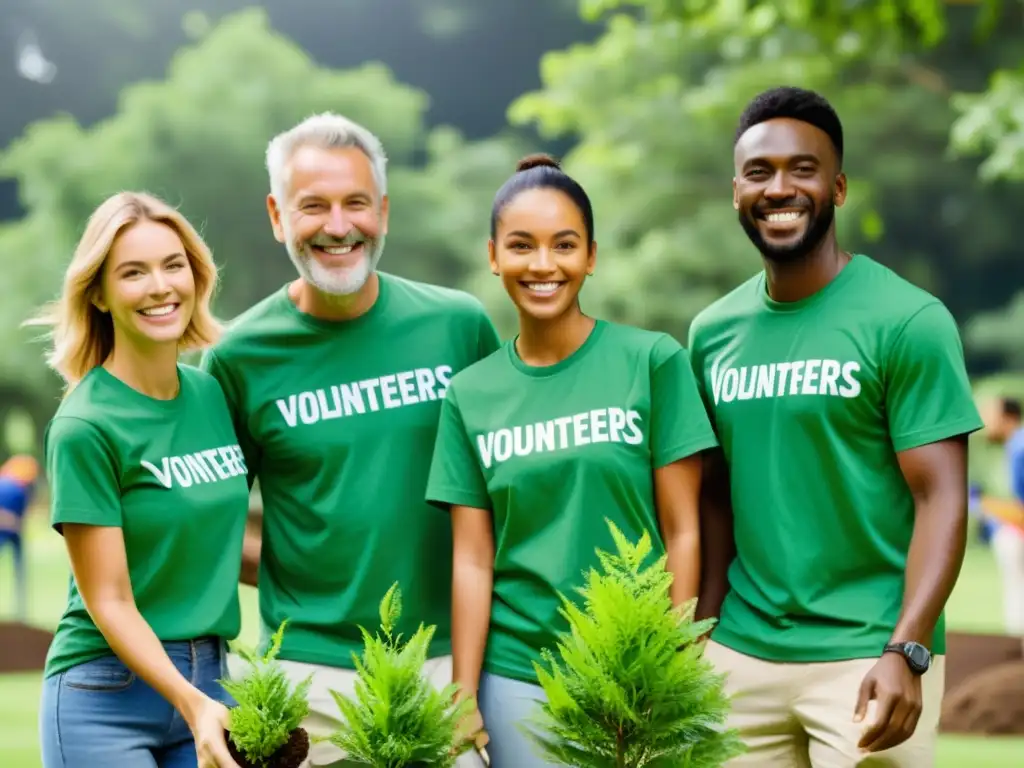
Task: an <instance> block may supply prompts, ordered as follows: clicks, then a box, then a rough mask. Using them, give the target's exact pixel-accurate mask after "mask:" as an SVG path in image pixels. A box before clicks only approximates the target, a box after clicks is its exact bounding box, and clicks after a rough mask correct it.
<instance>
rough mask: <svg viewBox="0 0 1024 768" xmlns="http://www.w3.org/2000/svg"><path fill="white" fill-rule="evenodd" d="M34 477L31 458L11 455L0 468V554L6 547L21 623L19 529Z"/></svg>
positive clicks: (23, 591)
mask: <svg viewBox="0 0 1024 768" xmlns="http://www.w3.org/2000/svg"><path fill="white" fill-rule="evenodd" d="M38 477H39V463H38V462H37V461H36V460H35V459H34V458H32V457H31V456H25V455H17V456H12V457H11V458H9V459H8V460H7V461H6V462H4V464H3V465H2V466H0V552H2V551H4V550H6V549H8V548H9V549H10V550H11V552H12V554H13V556H14V581H15V585H14V588H15V595H16V600H15V605H16V616H17V618H18V620H19V621H25V620H26V617H27V615H28V578H27V575H26V573H25V553H24V550H23V548H22V526H23V525H24V522H25V512H26V511H27V510H28V507H29V505H30V504H31V503H32V495H33V494H34V493H35V489H36V480H37V479H38Z"/></svg>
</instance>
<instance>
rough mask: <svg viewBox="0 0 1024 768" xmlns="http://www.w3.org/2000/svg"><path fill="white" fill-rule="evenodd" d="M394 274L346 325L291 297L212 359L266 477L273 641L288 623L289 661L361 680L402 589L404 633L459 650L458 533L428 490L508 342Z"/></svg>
mask: <svg viewBox="0 0 1024 768" xmlns="http://www.w3.org/2000/svg"><path fill="white" fill-rule="evenodd" d="M379 276H380V295H379V297H378V298H377V301H376V302H375V303H374V305H373V307H372V308H371V309H370V310H369V311H368V312H367V313H366V314H364V315H362V316H361V317H359V318H356V319H354V320H350V321H345V322H328V321H323V320H318V319H316V318H314V317H312V316H310V315H307V314H305V313H302V312H300V311H299V310H298V308H297V307H296V306H295V304H294V303H293V302H292V301H291V300H290V299H289V297H288V293H287V286H286V287H283V288H281V289H280V290H279V291H277V292H275V293H274V294H272V295H271V296H269V297H268V298H266V299H264V300H263V301H262V302H260V303H259V304H257V305H256V306H255V307H253V308H252V309H250V310H249V311H247V312H245V313H244V314H243V315H241V316H240V317H239V318H238V319H237V320H236V321H235V322H234V323H233V324H232V327H231V328H230V329H229V331H228V332H227V334H226V335H225V337H224V339H223V340H222V341H221V342H220V343H219V344H218V345H217V346H216V347H215V348H214V349H213V350H211V351H210V352H209V353H208V354H207V355H206V356H205V357H204V365H205V367H206V368H207V370H209V371H210V372H211V373H212V374H213V375H214V376H216V377H217V379H219V380H220V382H221V384H222V386H223V387H224V391H225V392H226V393H227V396H228V400H229V402H230V404H231V407H232V410H233V413H234V417H235V425H236V429H237V431H238V434H239V438H240V440H241V444H242V447H243V449H244V451H245V455H246V460H247V464H248V466H249V470H250V473H252V475H253V476H256V475H258V477H259V484H260V493H261V495H262V498H263V549H262V555H261V563H260V573H259V595H260V614H261V617H262V625H263V639H264V642H265V641H266V639H267V638H268V637H269V634H270V633H272V632H273V631H274V630H276V629H277V627H278V625H279V624H280V622H281V621H282V620H284V619H288V620H289V625H288V630H287V631H286V632H285V634H284V641H283V644H282V646H281V653H280V658H282V659H286V660H291V661H299V662H306V663H310V664H323V665H329V666H336V667H347V668H352V667H353V654H361V652H362V648H363V638H362V636H361V634H360V630H359V627H360V626H362V627H365V628H366V629H367V630H369V631H370V632H371V633H372V632H374V631H375V630H376V629H377V627H378V626H379V625H380V618H379V605H380V601H381V599H382V598H383V597H384V594H385V593H386V592H387V590H388V588H389V587H390V586H391V585H392V584H393V583H394V582H396V581H397V582H398V583H399V585H400V587H401V590H402V604H403V606H402V616H401V621H400V623H399V627H398V631H400V632H402V633H403V634H404V635H405V636H406V637H408V636H409V635H410V634H412V633H413V632H415V630H416V628H417V626H418V625H419V624H420V622H423V623H425V624H427V625H435V626H436V627H437V630H436V634H435V635H434V643H433V646H432V648H431V651H430V652H431V654H432V655H435V656H436V655H445V654H447V653H449V652H450V648H451V630H450V625H451V618H450V611H451V609H450V606H451V567H452V560H451V525H450V521H448V520H446V519H445V518H444V516H443V515H438V514H437V512H436V510H432V509H431V508H430V507H429V506H428V505H427V503H426V502H425V501H424V498H423V493H424V489H425V488H426V481H427V471H428V469H429V467H430V454H431V450H432V449H433V445H434V436H435V435H436V433H437V419H438V413H439V412H440V408H441V403H442V402H443V401H444V398H445V394H446V392H447V390H448V384H449V382H450V381H451V377H452V376H453V375H454V374H455V373H457V372H458V371H460V370H462V369H463V368H465V367H467V366H469V365H470V364H472V363H474V362H476V361H477V360H479V359H480V358H482V357H485V356H486V355H487V354H489V353H490V352H492V351H494V350H495V349H496V348H497V347H498V345H499V340H498V337H497V334H496V332H495V330H494V326H493V325H492V324H491V322H490V320H489V319H488V318H487V315H486V313H485V312H484V309H483V307H482V305H481V304H480V303H479V302H478V301H477V300H476V299H474V298H473V297H471V296H470V295H468V294H466V293H463V292H461V291H455V290H450V289H447V288H440V287H436V286H431V285H425V284H422V283H417V282H413V281H409V280H405V279H401V278H398V277H395V276H393V275H388V274H383V273H379ZM251 479H252V478H251Z"/></svg>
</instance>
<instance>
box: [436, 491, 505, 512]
mask: <svg viewBox="0 0 1024 768" xmlns="http://www.w3.org/2000/svg"><path fill="white" fill-rule="evenodd" d="M426 500H427V503H428V504H433V505H434V506H440V507H445V506H457V507H475V508H477V509H490V507H491V500H490V499H489V498H487V497H486V496H484V497H480V496H476V495H475V494H473V492H472V491H466V490H465V489H462V488H451V487H448V486H443V487H441V488H438V489H436V490H433V489H432V490H431V491H430V492H429V493H428V494H427V496H426Z"/></svg>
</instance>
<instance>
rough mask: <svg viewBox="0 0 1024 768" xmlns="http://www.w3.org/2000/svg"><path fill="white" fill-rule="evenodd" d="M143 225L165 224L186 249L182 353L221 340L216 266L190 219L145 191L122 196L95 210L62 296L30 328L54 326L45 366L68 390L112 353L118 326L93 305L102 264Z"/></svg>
mask: <svg viewBox="0 0 1024 768" xmlns="http://www.w3.org/2000/svg"><path fill="white" fill-rule="evenodd" d="M140 221H153V222H156V223H159V224H164V225H166V226H168V227H170V228H171V229H173V230H174V231H175V233H177V235H178V237H179V238H181V242H182V244H183V245H184V246H185V255H186V256H187V257H188V261H189V264H190V265H191V267H192V274H193V276H194V280H195V285H196V304H195V309H194V310H193V312H192V318H191V319H190V321H189V324H188V327H187V328H186V329H185V333H184V334H183V335H182V337H181V340H180V342H179V349H180V350H189V349H201V348H203V347H205V346H208V345H210V344H213V343H214V342H215V341H216V340H217V339H218V338H219V336H220V332H221V325H220V323H219V322H218V321H217V319H216V318H215V317H214V316H213V312H212V310H211V309H210V302H211V300H212V298H213V294H214V291H215V289H216V287H217V265H216V264H215V263H214V261H213V255H212V254H211V253H210V249H209V248H208V247H207V245H206V243H205V242H203V238H202V237H200V235H199V233H198V232H197V231H196V230H195V228H194V227H193V226H192V225H191V224H189V222H188V220H187V219H185V217H184V216H182V215H181V213H179V212H178V211H177V210H175V209H174V208H172V207H171V206H170V205H168V204H167V203H165V202H164V201H162V200H160V199H158V198H156V197H154V196H153V195H149V194H146V193H144V192H119V193H118V194H116V195H113V196H112V197H109V198H107V199H106V200H104V201H103V203H102V204H101V205H100V206H99V207H98V208H97V209H96V210H95V211H93V213H92V215H91V216H90V217H89V221H88V222H87V223H86V225H85V231H84V232H83V233H82V238H81V239H80V240H79V241H78V246H77V247H76V248H75V253H74V256H73V257H72V259H71V264H69V265H68V268H67V271H66V272H65V273H64V285H63V288H62V290H61V294H60V298H58V299H57V300H56V301H54V302H52V303H50V304H48V305H47V306H46V307H44V308H43V310H42V312H40V314H39V315H38V316H37V317H35V318H32V319H31V320H29V321H28V322H27V323H26V325H48V326H51V327H52V330H51V331H50V333H49V339H50V341H51V343H52V347H51V349H50V351H49V353H48V354H47V356H46V362H47V364H48V365H49V366H50V367H51V368H52V369H53V370H54V371H56V372H57V373H58V374H60V376H61V378H63V379H64V382H65V384H66V385H67V390H68V391H70V390H71V389H72V388H73V387H74V386H75V385H76V384H77V383H78V382H79V381H81V380H82V378H83V377H84V376H85V375H86V374H87V373H88V372H89V371H91V370H92V369H93V368H95V367H96V366H98V365H102V364H103V362H104V361H105V360H106V359H107V358H108V357H109V356H110V353H111V352H113V350H114V325H113V321H112V320H111V317H110V315H109V314H108V313H106V312H101V311H100V310H99V309H98V308H97V307H96V305H95V304H94V303H93V302H94V301H95V299H96V298H97V296H98V293H99V290H100V281H101V280H102V276H103V266H104V264H106V261H107V257H108V256H109V255H110V250H111V248H112V247H113V245H114V243H115V242H116V240H117V238H118V237H119V236H120V235H121V234H122V233H123V232H125V231H126V230H128V229H130V228H131V227H133V226H135V225H136V224H138V223H139V222H140Z"/></svg>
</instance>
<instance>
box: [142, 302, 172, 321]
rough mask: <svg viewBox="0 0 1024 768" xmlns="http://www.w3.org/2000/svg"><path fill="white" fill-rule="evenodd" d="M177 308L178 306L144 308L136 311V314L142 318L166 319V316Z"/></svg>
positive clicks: (164, 305) (167, 305)
mask: <svg viewBox="0 0 1024 768" xmlns="http://www.w3.org/2000/svg"><path fill="white" fill-rule="evenodd" d="M178 306H179V305H178V304H161V305H160V306H157V307H146V308H145V309H140V310H138V313H139V314H140V315H142V316H143V317H155V318H159V317H167V316H168V315H170V314H173V313H174V311H175V310H176V309H177V308H178Z"/></svg>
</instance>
